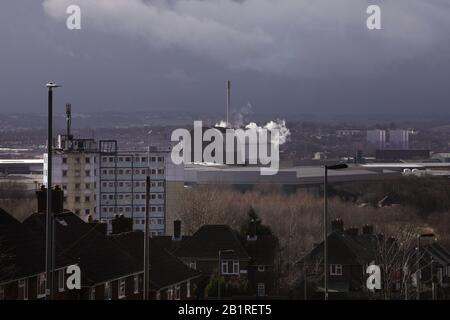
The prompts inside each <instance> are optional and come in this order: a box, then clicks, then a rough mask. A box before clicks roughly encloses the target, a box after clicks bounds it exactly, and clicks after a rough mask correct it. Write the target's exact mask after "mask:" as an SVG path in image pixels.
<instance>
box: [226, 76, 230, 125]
mask: <svg viewBox="0 0 450 320" xmlns="http://www.w3.org/2000/svg"><path fill="white" fill-rule="evenodd" d="M230 103H231V81H230V80H227V122H226V127H227V128H228V126H229V124H230Z"/></svg>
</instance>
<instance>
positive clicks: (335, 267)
mask: <svg viewBox="0 0 450 320" xmlns="http://www.w3.org/2000/svg"><path fill="white" fill-rule="evenodd" d="M330 275H332V276H342V264H330Z"/></svg>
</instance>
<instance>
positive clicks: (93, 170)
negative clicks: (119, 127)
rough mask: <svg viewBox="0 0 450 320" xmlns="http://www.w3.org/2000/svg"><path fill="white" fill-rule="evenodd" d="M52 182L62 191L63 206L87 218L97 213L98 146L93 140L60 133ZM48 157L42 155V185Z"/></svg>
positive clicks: (45, 182)
mask: <svg viewBox="0 0 450 320" xmlns="http://www.w3.org/2000/svg"><path fill="white" fill-rule="evenodd" d="M52 165H53V169H52V173H53V174H52V184H53V185H59V186H61V188H62V189H63V191H64V208H65V209H67V210H70V211H72V212H74V213H75V214H76V215H78V216H79V217H80V218H82V219H84V220H87V219H88V217H89V216H94V215H95V214H96V212H97V178H98V177H97V175H98V169H97V166H98V147H97V143H96V142H95V140H94V139H75V138H73V136H71V135H59V136H58V141H57V143H56V146H55V149H54V153H53V159H52ZM47 179H48V156H47V154H44V175H43V184H44V185H45V186H46V187H48V185H47Z"/></svg>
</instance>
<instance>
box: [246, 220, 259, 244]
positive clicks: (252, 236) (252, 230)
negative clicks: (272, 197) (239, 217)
mask: <svg viewBox="0 0 450 320" xmlns="http://www.w3.org/2000/svg"><path fill="white" fill-rule="evenodd" d="M256 240H258V235H257V234H256V221H255V220H252V221H250V224H249V228H248V235H247V241H256Z"/></svg>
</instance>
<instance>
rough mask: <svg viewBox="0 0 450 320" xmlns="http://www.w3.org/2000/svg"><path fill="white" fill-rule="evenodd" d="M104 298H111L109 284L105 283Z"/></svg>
mask: <svg viewBox="0 0 450 320" xmlns="http://www.w3.org/2000/svg"><path fill="white" fill-rule="evenodd" d="M105 300H111V284H110V283H109V282H106V283H105Z"/></svg>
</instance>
